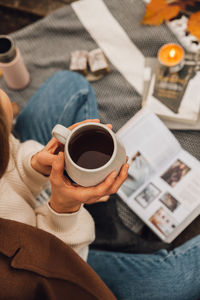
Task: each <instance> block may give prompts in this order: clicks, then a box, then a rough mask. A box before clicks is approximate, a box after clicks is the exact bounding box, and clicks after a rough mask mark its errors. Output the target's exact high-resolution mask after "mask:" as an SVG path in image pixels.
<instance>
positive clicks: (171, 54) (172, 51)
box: [169, 49, 176, 58]
mask: <svg viewBox="0 0 200 300" xmlns="http://www.w3.org/2000/svg"><path fill="white" fill-rule="evenodd" d="M175 55H176V50H175V49H171V50H170V51H169V57H170V58H174V57H175Z"/></svg>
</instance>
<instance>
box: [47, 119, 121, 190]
mask: <svg viewBox="0 0 200 300" xmlns="http://www.w3.org/2000/svg"><path fill="white" fill-rule="evenodd" d="M97 130H98V131H99V132H102V133H103V134H106V135H107V136H108V137H109V138H110V139H112V145H113V149H112V153H111V155H110V157H109V160H108V161H107V162H106V163H105V164H104V165H102V166H101V167H97V168H92V169H91V168H90V169H89V168H85V167H81V166H79V165H78V164H77V163H75V162H74V160H73V159H72V157H71V156H70V153H69V147H70V142H71V141H73V140H74V138H75V137H76V138H77V139H78V137H79V136H81V135H82V136H84V134H85V133H86V134H87V133H88V131H89V132H92V131H95V132H97ZM52 135H53V136H54V137H55V138H56V139H57V140H59V141H60V142H61V143H62V144H64V145H65V150H64V153H65V169H66V172H67V174H68V175H69V177H70V178H71V179H72V180H73V181H74V182H76V183H77V184H79V185H81V186H85V187H88V186H94V185H97V184H99V183H100V182H102V181H103V180H104V179H105V178H106V177H107V176H108V175H109V174H110V173H111V172H112V171H114V170H115V171H116V172H117V173H119V171H120V169H121V167H122V165H123V164H124V163H125V162H126V152H125V148H124V146H123V145H122V144H121V143H120V141H119V139H118V138H117V137H116V135H115V133H114V132H113V131H112V130H111V129H109V128H108V127H107V126H106V125H103V124H100V123H93V122H88V123H83V124H81V125H78V126H77V127H75V128H74V129H73V130H69V129H68V128H66V127H64V126H62V125H60V124H57V125H56V126H55V127H54V128H53V130H52Z"/></svg>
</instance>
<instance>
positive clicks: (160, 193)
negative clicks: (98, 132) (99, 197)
mask: <svg viewBox="0 0 200 300" xmlns="http://www.w3.org/2000/svg"><path fill="white" fill-rule="evenodd" d="M117 135H118V137H119V138H120V140H121V141H122V143H123V144H124V146H125V148H126V152H127V155H128V156H129V164H130V168H129V175H128V178H127V179H126V181H125V182H124V184H123V185H122V186H121V188H120V189H119V191H118V194H119V196H120V197H121V199H122V200H123V201H124V202H125V203H126V204H127V205H128V206H129V207H130V208H131V209H132V210H133V211H134V212H135V213H136V214H137V215H138V216H139V217H140V218H141V219H142V220H143V222H144V223H146V224H147V225H148V226H149V227H150V228H151V229H152V230H153V231H154V232H155V233H156V234H157V235H158V236H159V237H160V238H161V239H162V240H163V241H165V242H166V243H170V242H171V241H173V240H174V239H175V238H176V237H177V236H178V235H179V234H180V233H181V232H182V231H183V230H184V229H185V228H186V227H187V226H188V225H189V224H190V223H191V222H192V221H193V220H194V219H195V218H196V217H197V216H198V215H199V213H200V197H199V195H200V184H199V180H200V162H199V161H198V160H197V159H196V158H195V157H193V156H192V155H191V154H190V153H188V152H187V151H185V150H184V149H182V147H181V145H180V144H179V142H178V141H177V139H176V138H175V137H174V135H173V134H172V133H171V132H170V131H169V130H168V129H167V127H166V126H165V125H164V123H163V122H162V121H161V120H160V119H159V118H158V117H157V116H156V115H155V114H154V113H152V112H149V111H148V110H147V109H142V110H141V111H140V112H139V113H137V114H136V115H135V116H134V117H133V118H131V119H130V120H129V121H128V122H127V123H126V124H125V125H124V126H123V127H122V128H121V129H120V130H119V131H118V132H117Z"/></svg>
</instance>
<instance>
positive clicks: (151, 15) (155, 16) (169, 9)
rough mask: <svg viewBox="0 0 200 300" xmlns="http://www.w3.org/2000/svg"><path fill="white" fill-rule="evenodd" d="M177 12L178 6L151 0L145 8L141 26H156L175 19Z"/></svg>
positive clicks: (159, 0)
mask: <svg viewBox="0 0 200 300" xmlns="http://www.w3.org/2000/svg"><path fill="white" fill-rule="evenodd" d="M179 12H180V7H179V6H178V5H171V6H170V5H167V4H166V1H165V0H151V2H150V3H149V4H147V6H146V12H145V16H144V18H143V20H142V24H146V25H157V26H158V25H160V24H162V23H163V22H164V21H169V20H170V19H172V18H174V17H176V16H177V15H178V13H179Z"/></svg>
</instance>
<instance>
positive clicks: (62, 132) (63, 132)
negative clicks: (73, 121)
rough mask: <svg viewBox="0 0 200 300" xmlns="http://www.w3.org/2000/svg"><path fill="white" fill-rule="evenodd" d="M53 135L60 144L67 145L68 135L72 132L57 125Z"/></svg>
mask: <svg viewBox="0 0 200 300" xmlns="http://www.w3.org/2000/svg"><path fill="white" fill-rule="evenodd" d="M51 133H52V135H53V136H54V137H55V138H56V139H57V140H58V141H59V142H61V143H62V144H65V143H66V139H67V137H68V135H69V134H70V133H71V130H69V129H68V128H66V127H64V126H62V125H60V124H57V125H55V126H54V128H53V130H52V132H51Z"/></svg>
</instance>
